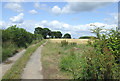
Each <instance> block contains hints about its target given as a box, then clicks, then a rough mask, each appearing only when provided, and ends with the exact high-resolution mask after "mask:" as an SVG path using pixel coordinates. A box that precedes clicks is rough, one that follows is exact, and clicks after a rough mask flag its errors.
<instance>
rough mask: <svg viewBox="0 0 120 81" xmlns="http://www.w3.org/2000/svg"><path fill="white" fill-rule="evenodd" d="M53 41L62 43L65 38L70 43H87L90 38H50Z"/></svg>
mask: <svg viewBox="0 0 120 81" xmlns="http://www.w3.org/2000/svg"><path fill="white" fill-rule="evenodd" d="M49 40H50V41H51V42H57V43H60V42H61V41H63V40H66V41H67V42H69V43H77V44H83V43H84V44H87V42H88V40H89V39H49Z"/></svg>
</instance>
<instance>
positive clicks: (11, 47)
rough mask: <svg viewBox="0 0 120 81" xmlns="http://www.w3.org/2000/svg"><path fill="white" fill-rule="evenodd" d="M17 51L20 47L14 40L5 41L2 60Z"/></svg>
mask: <svg viewBox="0 0 120 81" xmlns="http://www.w3.org/2000/svg"><path fill="white" fill-rule="evenodd" d="M16 52H18V47H17V46H16V45H15V44H14V43H13V42H11V41H8V42H5V43H4V44H3V46H2V61H5V60H6V59H7V58H8V57H11V56H13V55H14V54H15V53H16Z"/></svg>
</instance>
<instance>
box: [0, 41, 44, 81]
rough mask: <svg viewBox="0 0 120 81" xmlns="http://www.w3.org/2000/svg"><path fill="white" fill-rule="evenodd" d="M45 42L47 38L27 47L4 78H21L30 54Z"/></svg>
mask: <svg viewBox="0 0 120 81" xmlns="http://www.w3.org/2000/svg"><path fill="white" fill-rule="evenodd" d="M44 42H45V40H42V41H41V42H40V43H38V44H36V45H33V46H29V47H28V48H27V49H26V52H25V53H24V54H23V56H22V57H20V58H19V59H18V60H17V61H16V62H15V64H14V65H13V66H12V67H11V69H10V70H8V71H7V73H6V74H5V75H4V76H3V77H2V79H21V74H22V72H23V68H24V67H25V66H26V63H27V62H28V60H29V58H30V56H31V55H32V54H33V52H35V50H36V49H37V48H38V47H39V46H40V45H42V44H43V43H44ZM11 81H12V80H11Z"/></svg>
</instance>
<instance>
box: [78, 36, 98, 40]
mask: <svg viewBox="0 0 120 81" xmlns="http://www.w3.org/2000/svg"><path fill="white" fill-rule="evenodd" d="M92 38H96V37H94V36H82V37H80V38H79V39H92Z"/></svg>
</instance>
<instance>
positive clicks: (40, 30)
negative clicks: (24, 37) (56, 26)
mask: <svg viewBox="0 0 120 81" xmlns="http://www.w3.org/2000/svg"><path fill="white" fill-rule="evenodd" d="M34 33H35V34H41V35H42V36H43V38H44V39H46V38H47V35H48V36H50V35H51V30H49V29H48V28H41V27H37V28H35V31H34Z"/></svg>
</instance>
